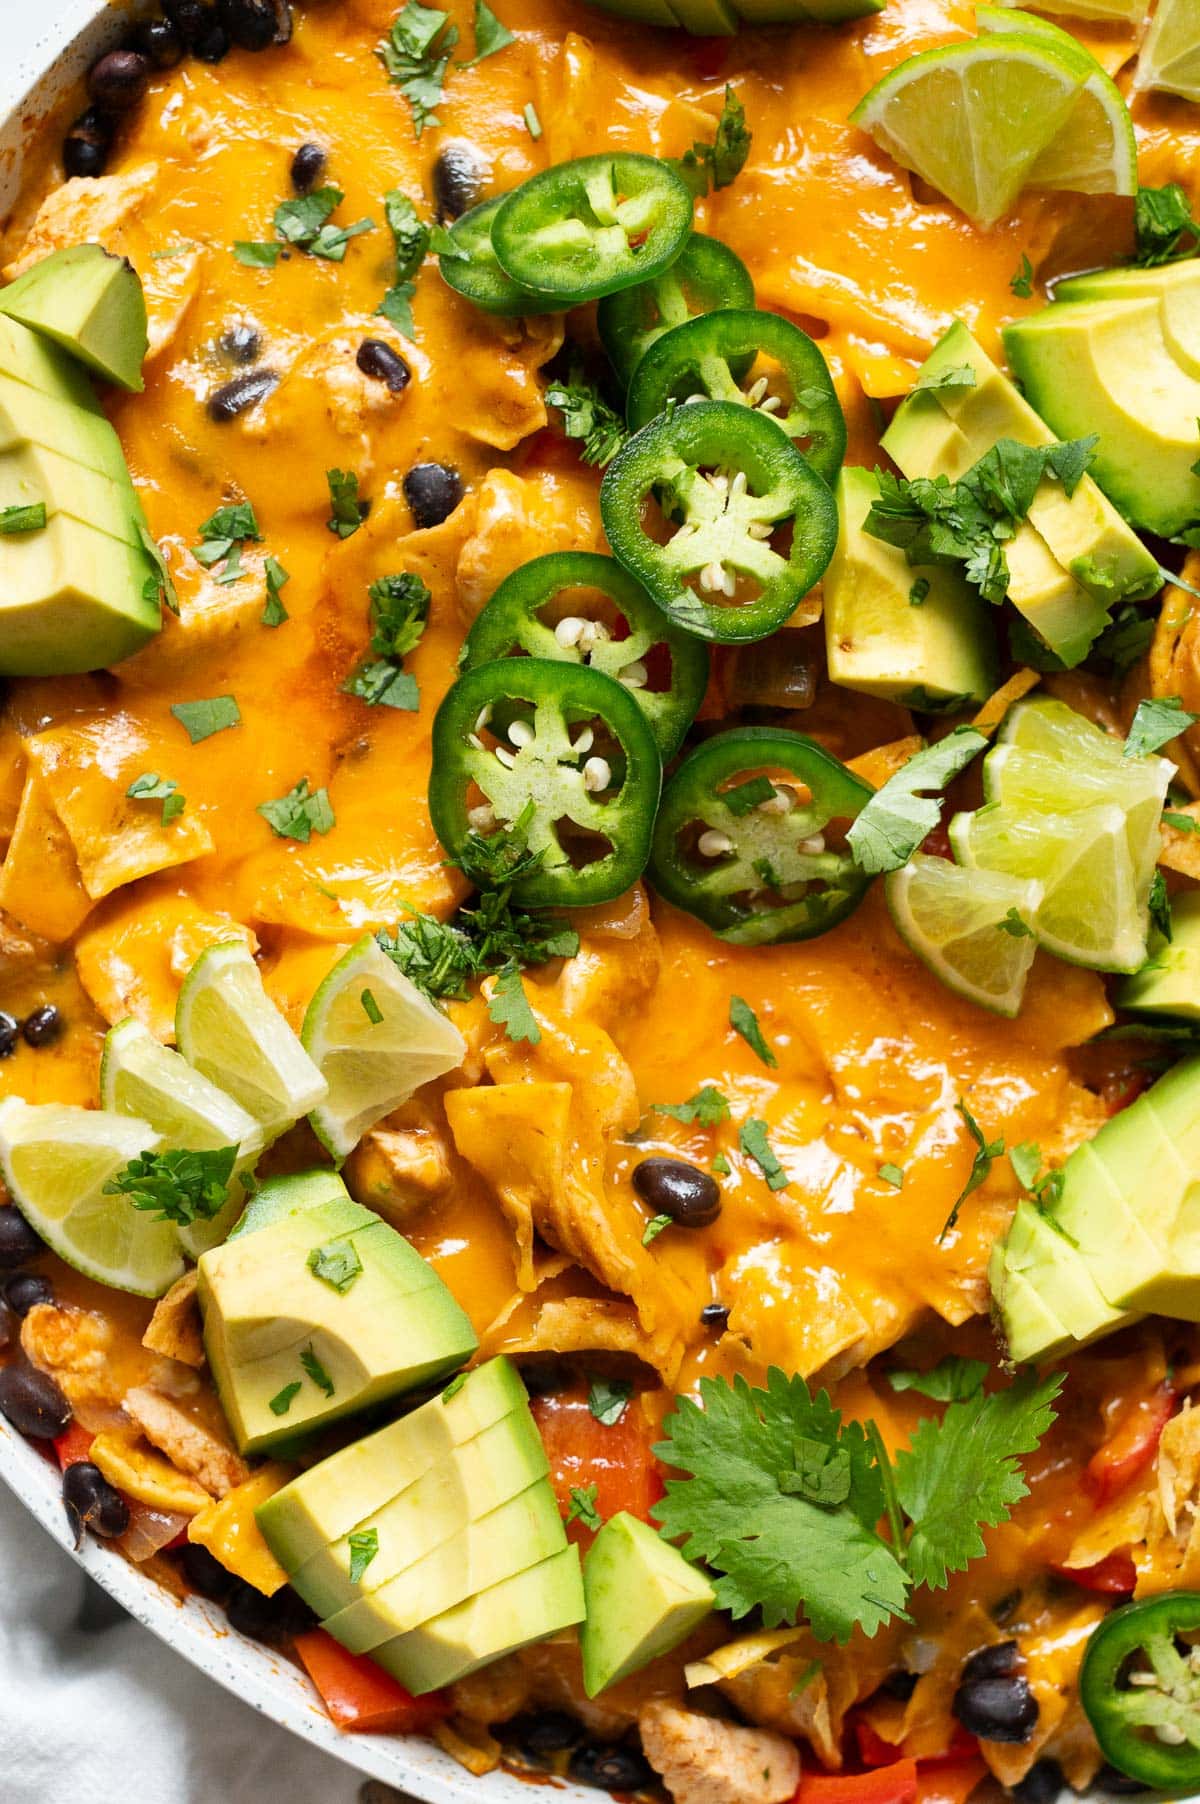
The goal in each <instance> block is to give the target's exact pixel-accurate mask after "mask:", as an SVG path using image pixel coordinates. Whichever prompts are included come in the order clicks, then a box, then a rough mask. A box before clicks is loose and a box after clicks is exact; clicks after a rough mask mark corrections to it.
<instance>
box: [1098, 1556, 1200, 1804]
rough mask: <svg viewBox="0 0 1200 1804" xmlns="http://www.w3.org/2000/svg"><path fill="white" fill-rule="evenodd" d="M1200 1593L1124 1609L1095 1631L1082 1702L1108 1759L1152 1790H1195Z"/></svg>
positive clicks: (1199, 1753) (1199, 1780)
mask: <svg viewBox="0 0 1200 1804" xmlns="http://www.w3.org/2000/svg"><path fill="white" fill-rule="evenodd" d="M1198 1650H1200V1591H1168V1592H1165V1593H1163V1595H1162V1596H1160V1597H1151V1598H1147V1599H1146V1600H1145V1601H1144V1602H1142V1603H1134V1604H1125V1605H1123V1606H1122V1608H1121V1609H1119V1610H1114V1611H1113V1612H1112V1614H1111V1615H1110V1616H1106V1617H1105V1618H1104V1620H1103V1622H1102V1623H1101V1624H1100V1625H1099V1627H1098V1628H1097V1629H1096V1630H1095V1631H1094V1632H1093V1634H1092V1638H1091V1640H1090V1641H1089V1642H1088V1645H1087V1652H1086V1653H1085V1655H1084V1657H1083V1666H1082V1668H1081V1669H1080V1674H1079V1697H1080V1702H1081V1703H1082V1704H1083V1708H1084V1711H1085V1712H1086V1714H1087V1719H1088V1721H1089V1722H1090V1723H1091V1725H1092V1729H1093V1731H1094V1732H1095V1736H1096V1740H1097V1741H1098V1742H1099V1743H1100V1747H1101V1751H1102V1752H1103V1754H1104V1757H1105V1759H1106V1760H1109V1761H1111V1763H1112V1764H1113V1766H1115V1767H1116V1768H1118V1770H1119V1771H1120V1772H1122V1773H1127V1774H1128V1775H1129V1777H1130V1778H1131V1779H1137V1780H1139V1781H1140V1783H1141V1784H1142V1785H1148V1786H1153V1787H1154V1789H1155V1790H1156V1791H1171V1792H1194V1791H1195V1790H1196V1789H1197V1788H1198V1787H1200V1651H1198Z"/></svg>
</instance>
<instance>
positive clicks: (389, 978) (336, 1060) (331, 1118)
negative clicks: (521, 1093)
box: [301, 934, 467, 1159]
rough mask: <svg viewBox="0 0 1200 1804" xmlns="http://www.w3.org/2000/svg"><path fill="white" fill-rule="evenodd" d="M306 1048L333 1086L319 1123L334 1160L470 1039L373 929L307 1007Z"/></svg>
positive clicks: (461, 1053)
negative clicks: (383, 945)
mask: <svg viewBox="0 0 1200 1804" xmlns="http://www.w3.org/2000/svg"><path fill="white" fill-rule="evenodd" d="M301 1038H302V1040H303V1042H304V1046H305V1048H306V1050H307V1052H308V1053H309V1055H310V1056H311V1058H312V1059H313V1061H314V1062H315V1064H316V1065H317V1067H318V1068H319V1070H320V1072H321V1075H322V1077H323V1078H324V1079H325V1081H326V1083H327V1084H328V1087H329V1088H328V1095H327V1096H326V1097H325V1099H324V1101H323V1102H321V1103H319V1104H318V1106H317V1107H316V1108H314V1109H313V1110H312V1113H311V1117H310V1119H311V1121H312V1125H313V1128H314V1130H315V1132H316V1134H317V1136H318V1138H319V1139H320V1140H321V1141H322V1143H323V1144H324V1145H325V1146H326V1147H327V1148H328V1150H329V1151H330V1152H331V1153H332V1154H333V1156H334V1158H335V1159H344V1158H345V1157H346V1155H347V1154H348V1153H350V1152H352V1151H353V1149H354V1148H355V1146H357V1144H358V1142H359V1141H360V1140H361V1138H362V1136H363V1135H364V1134H365V1133H366V1131H367V1129H368V1128H369V1127H373V1126H374V1124H375V1123H376V1122H377V1121H381V1120H382V1119H383V1117H384V1116H385V1115H389V1114H390V1113H391V1112H392V1110H393V1109H398V1108H399V1107H400V1104H401V1103H403V1102H407V1100H408V1098H409V1097H410V1096H411V1095H412V1093H413V1091H414V1090H416V1089H418V1088H419V1087H420V1086H421V1085H422V1084H426V1083H428V1082H429V1081H430V1080H431V1079H432V1078H435V1077H441V1076H442V1075H443V1073H445V1072H447V1071H453V1070H454V1069H455V1068H456V1067H457V1066H459V1065H461V1064H462V1062H463V1059H464V1058H465V1057H466V1052H467V1046H466V1041H465V1040H464V1039H463V1037H462V1035H461V1034H460V1033H459V1031H458V1029H457V1028H456V1027H455V1026H454V1025H453V1024H452V1023H451V1022H450V1021H448V1020H447V1019H446V1017H445V1015H443V1014H442V1012H441V1010H440V1009H439V1008H438V1007H437V1006H436V1004H434V1003H432V1002H430V1001H429V999H428V997H426V996H424V995H422V993H421V991H420V990H418V989H417V987H416V985H415V984H414V983H412V982H411V980H410V979H409V978H407V977H406V976H405V975H404V973H403V972H402V971H400V970H398V969H397V967H396V966H395V965H394V964H393V963H392V961H391V959H390V958H389V957H388V956H387V954H386V953H385V952H382V951H381V950H380V948H379V946H378V945H377V944H376V942H375V939H374V937H373V936H372V935H371V934H366V935H364V937H363V938H362V939H361V940H359V941H358V943H357V945H354V946H352V947H351V948H350V950H349V952H347V953H346V954H345V956H344V957H343V958H340V959H339V960H338V962H337V964H336V965H335V966H334V967H333V970H332V971H331V972H330V973H329V975H328V977H327V978H326V979H325V981H324V983H322V985H321V986H320V988H319V989H318V990H317V992H316V995H315V996H314V997H313V999H312V1001H311V1002H310V1003H309V1005H308V1012H307V1014H306V1015H305V1017H304V1026H303V1029H302V1030H301Z"/></svg>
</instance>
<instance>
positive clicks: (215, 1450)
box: [125, 1385, 250, 1497]
mask: <svg viewBox="0 0 1200 1804" xmlns="http://www.w3.org/2000/svg"><path fill="white" fill-rule="evenodd" d="M125 1411H126V1414H127V1415H130V1416H132V1417H133V1419H134V1421H135V1422H136V1423H137V1425H138V1427H139V1428H140V1429H141V1431H142V1433H143V1434H144V1435H145V1437H146V1439H147V1440H148V1441H149V1442H151V1444H152V1445H153V1446H155V1447H157V1448H158V1450H159V1452H160V1453H165V1454H166V1456H167V1458H168V1459H169V1460H170V1461H171V1464H172V1465H173V1466H176V1467H178V1469H179V1471H181V1472H186V1473H187V1474H188V1476H189V1477H191V1478H194V1479H195V1480H196V1481H197V1483H199V1484H202V1485H203V1486H204V1489H205V1490H206V1491H207V1492H208V1493H209V1495H210V1496H211V1497H224V1496H225V1495H226V1494H227V1493H228V1492H229V1491H232V1490H233V1489H234V1488H235V1486H237V1485H241V1484H245V1482H246V1480H247V1479H248V1478H249V1476H250V1468H249V1467H248V1466H247V1465H246V1464H245V1462H244V1461H243V1460H240V1459H239V1458H238V1456H237V1454H236V1453H235V1452H234V1451H233V1448H232V1447H231V1446H230V1445H229V1443H228V1442H227V1441H224V1440H222V1439H221V1438H220V1437H219V1436H217V1435H216V1434H214V1433H213V1432H212V1430H211V1429H209V1428H206V1427H205V1426H204V1425H203V1424H202V1423H200V1422H197V1421H195V1420H194V1419H193V1418H192V1417H191V1416H189V1415H188V1414H187V1412H186V1411H185V1410H182V1409H180V1407H179V1405H178V1404H177V1403H173V1402H172V1401H171V1399H170V1397H164V1396H163V1395H162V1393H161V1391H156V1390H152V1389H151V1388H150V1387H149V1386H148V1385H142V1386H139V1387H138V1388H137V1389H136V1390H132V1391H129V1392H128V1393H127V1394H126V1397H125Z"/></svg>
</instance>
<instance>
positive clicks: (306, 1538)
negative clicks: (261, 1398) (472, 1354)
mask: <svg viewBox="0 0 1200 1804" xmlns="http://www.w3.org/2000/svg"><path fill="white" fill-rule="evenodd" d="M264 1188H265V1186H264ZM450 1391H452V1392H453V1394H452V1395H451V1394H450ZM450 1391H447V1392H444V1393H443V1394H442V1396H440V1397H434V1398H433V1399H432V1401H431V1402H429V1403H423V1404H422V1405H421V1407H420V1408H419V1409H415V1410H413V1411H412V1412H411V1414H409V1415H407V1416H402V1417H401V1419H400V1420H399V1421H398V1422H391V1423H389V1425H388V1426H387V1427H386V1428H381V1429H379V1430H378V1431H377V1433H375V1434H372V1435H368V1436H367V1437H366V1439H365V1440H361V1441H355V1442H353V1443H352V1445H350V1446H349V1447H343V1448H342V1449H341V1450H340V1451H339V1452H338V1453H334V1454H331V1455H330V1456H329V1458H328V1459H325V1460H322V1461H321V1462H320V1464H319V1465H316V1466H312V1467H310V1468H309V1470H308V1471H307V1472H302V1473H301V1474H300V1476H299V1477H298V1478H295V1479H293V1480H292V1482H291V1484H289V1485H286V1486H285V1487H284V1488H283V1490H282V1491H280V1492H278V1493H277V1494H276V1495H275V1496H274V1497H272V1498H271V1500H270V1502H269V1503H265V1504H264V1505H263V1506H262V1508H261V1509H260V1510H259V1511H258V1513H257V1520H258V1526H259V1527H260V1528H261V1529H262V1532H263V1534H264V1535H265V1536H266V1538H267V1541H268V1543H269V1544H270V1547H271V1550H272V1552H273V1553H274V1555H275V1557H276V1559H277V1560H278V1561H279V1563H280V1565H281V1566H283V1567H284V1568H285V1569H286V1570H287V1571H288V1572H296V1571H298V1569H299V1568H300V1567H301V1566H303V1565H304V1563H305V1562H306V1561H307V1560H311V1559H312V1558H313V1556H314V1555H315V1554H318V1553H321V1552H322V1551H323V1550H324V1549H325V1548H326V1547H328V1546H330V1545H331V1544H332V1543H333V1542H335V1541H338V1540H340V1539H341V1538H342V1536H344V1535H348V1534H350V1532H351V1531H352V1530H353V1529H355V1528H357V1527H358V1526H359V1524H360V1523H364V1522H366V1521H367V1520H368V1519H369V1518H370V1517H371V1516H373V1515H374V1514H375V1512H376V1511H377V1510H379V1509H381V1508H382V1506H383V1505H384V1504H385V1503H387V1502H389V1501H390V1499H391V1498H393V1497H395V1496H397V1495H398V1494H399V1493H400V1492H401V1491H403V1490H405V1489H406V1488H407V1487H408V1486H409V1485H412V1484H413V1483H415V1481H416V1480H417V1479H419V1478H420V1477H421V1475H422V1473H424V1472H428V1471H429V1470H430V1468H431V1467H433V1466H435V1465H436V1464H437V1463H438V1461H439V1460H443V1459H447V1458H448V1457H449V1456H450V1454H451V1453H452V1452H453V1450H454V1449H455V1448H456V1447H460V1446H462V1445H463V1444H464V1443H466V1442H467V1441H470V1440H473V1439H474V1437H475V1436H476V1435H479V1434H482V1433H483V1431H484V1430H485V1429H487V1428H490V1427H491V1426H492V1424H493V1423H494V1422H499V1421H502V1420H503V1418H504V1417H505V1416H507V1415H509V1414H511V1412H512V1411H513V1410H515V1409H522V1410H523V1409H526V1408H527V1406H528V1398H527V1396H526V1392H525V1386H524V1385H523V1384H522V1382H521V1378H520V1374H519V1373H518V1371H517V1369H516V1367H515V1366H514V1365H512V1364H511V1363H510V1361H509V1360H507V1359H489V1360H488V1361H487V1363H486V1364H485V1365H482V1366H478V1367H477V1368H476V1370H475V1371H473V1372H468V1374H467V1376H466V1378H465V1379H464V1380H463V1381H462V1383H461V1384H455V1385H453V1386H451V1387H450Z"/></svg>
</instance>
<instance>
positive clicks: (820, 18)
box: [734, 0, 887, 25]
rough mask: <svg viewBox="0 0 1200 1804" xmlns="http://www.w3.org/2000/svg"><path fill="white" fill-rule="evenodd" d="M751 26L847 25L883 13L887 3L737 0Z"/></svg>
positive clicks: (874, 0)
mask: <svg viewBox="0 0 1200 1804" xmlns="http://www.w3.org/2000/svg"><path fill="white" fill-rule="evenodd" d="M734 4H735V6H736V7H737V10H738V12H739V13H740V14H741V16H742V18H743V20H744V21H745V23H746V24H747V25H844V24H846V23H847V22H848V21H849V20H850V19H865V18H867V17H868V16H869V15H870V14H871V13H880V12H882V11H883V9H884V7H885V6H886V4H887V0H803V3H801V0H734Z"/></svg>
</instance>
